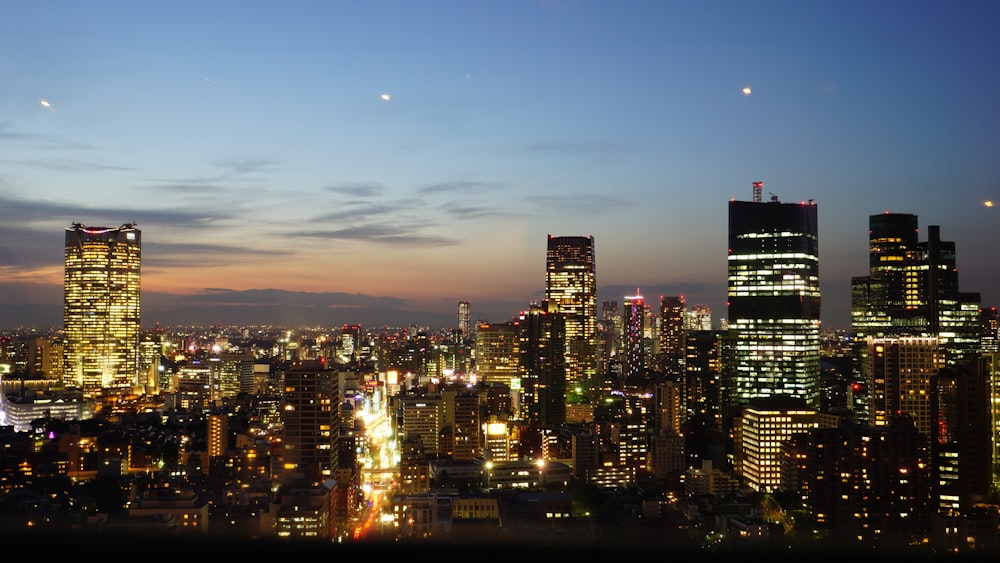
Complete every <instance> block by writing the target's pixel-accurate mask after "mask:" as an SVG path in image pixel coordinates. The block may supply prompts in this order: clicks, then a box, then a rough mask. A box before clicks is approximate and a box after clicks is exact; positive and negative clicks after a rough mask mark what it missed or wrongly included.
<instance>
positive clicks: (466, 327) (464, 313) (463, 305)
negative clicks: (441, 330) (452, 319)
mask: <svg viewBox="0 0 1000 563" xmlns="http://www.w3.org/2000/svg"><path fill="white" fill-rule="evenodd" d="M471 317H472V304H470V303H469V302H468V301H459V302H458V331H459V333H461V335H462V339H463V340H464V339H467V338H472V323H471Z"/></svg>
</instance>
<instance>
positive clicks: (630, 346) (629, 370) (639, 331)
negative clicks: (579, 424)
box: [619, 291, 646, 389]
mask: <svg viewBox="0 0 1000 563" xmlns="http://www.w3.org/2000/svg"><path fill="white" fill-rule="evenodd" d="M645 320H646V302H645V300H644V299H643V297H642V295H639V294H638V291H636V295H627V296H625V318H624V321H625V322H624V324H625V338H624V340H623V343H624V345H625V350H624V351H625V361H624V365H623V370H622V375H623V378H622V379H623V382H622V383H623V384H622V386H620V387H619V389H623V388H626V387H641V386H642V384H643V383H644V380H645V371H646V364H645V353H644V349H643V342H644V339H643V334H644V333H645V327H646V323H645Z"/></svg>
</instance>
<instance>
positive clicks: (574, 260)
mask: <svg viewBox="0 0 1000 563" xmlns="http://www.w3.org/2000/svg"><path fill="white" fill-rule="evenodd" d="M545 299H547V300H549V301H551V302H552V303H553V304H554V305H555V309H556V312H557V313H562V314H563V315H564V317H565V322H566V389H567V391H569V392H573V391H575V390H576V389H577V388H579V389H580V390H581V391H582V392H583V394H584V395H585V396H586V395H591V394H593V393H594V392H595V391H596V390H597V389H598V388H599V387H600V385H599V384H598V383H597V382H596V381H595V375H596V373H597V274H596V268H595V262H594V237H593V236H563V237H556V236H552V235H549V237H548V247H547V251H546V256H545Z"/></svg>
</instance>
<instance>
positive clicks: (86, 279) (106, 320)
mask: <svg viewBox="0 0 1000 563" xmlns="http://www.w3.org/2000/svg"><path fill="white" fill-rule="evenodd" d="M140 239H141V237H140V231H139V230H138V229H136V228H135V224H125V225H122V226H121V227H88V226H85V225H82V224H79V223H74V224H73V225H72V226H71V227H69V228H67V229H66V252H65V261H66V264H65V274H64V283H63V291H64V303H63V329H64V356H63V359H64V372H63V373H64V375H63V377H64V381H65V383H66V384H67V385H73V386H76V387H78V388H80V389H81V390H82V391H83V392H84V394H85V395H86V396H97V395H99V394H101V393H102V392H103V390H106V389H119V390H131V389H132V388H133V387H134V386H136V385H138V384H139V381H138V371H139V360H138V354H139V326H140V324H139V315H140V299H139V298H140V286H139V279H140V276H139V274H140V266H141V244H140V243H141V240H140Z"/></svg>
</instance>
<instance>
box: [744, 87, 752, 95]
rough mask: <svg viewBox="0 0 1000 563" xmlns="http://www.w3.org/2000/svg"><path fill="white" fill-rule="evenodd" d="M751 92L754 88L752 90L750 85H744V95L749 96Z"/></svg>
mask: <svg viewBox="0 0 1000 563" xmlns="http://www.w3.org/2000/svg"><path fill="white" fill-rule="evenodd" d="M751 92H753V90H751V89H750V87H749V86H744V87H743V95H744V96H749V95H750V93H751Z"/></svg>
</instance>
